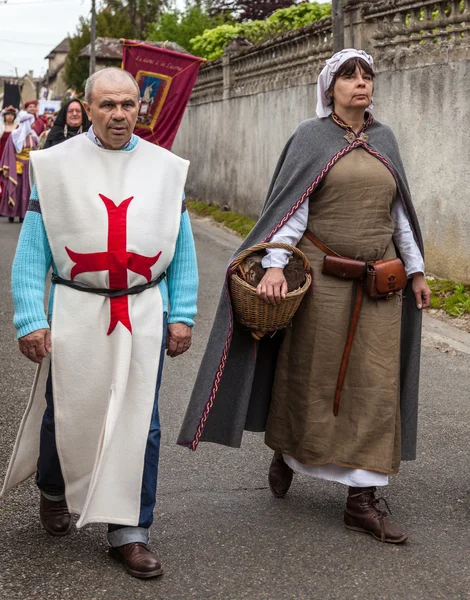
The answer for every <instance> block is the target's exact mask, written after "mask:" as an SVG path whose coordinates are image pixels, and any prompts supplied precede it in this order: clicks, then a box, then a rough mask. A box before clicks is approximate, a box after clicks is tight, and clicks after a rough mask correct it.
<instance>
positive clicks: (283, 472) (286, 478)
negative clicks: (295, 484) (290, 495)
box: [268, 452, 294, 498]
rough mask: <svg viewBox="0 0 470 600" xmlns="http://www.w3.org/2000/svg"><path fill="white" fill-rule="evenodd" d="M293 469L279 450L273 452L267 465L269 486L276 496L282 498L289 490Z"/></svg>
mask: <svg viewBox="0 0 470 600" xmlns="http://www.w3.org/2000/svg"><path fill="white" fill-rule="evenodd" d="M293 477H294V471H293V470H292V469H291V468H290V467H289V466H288V465H286V463H285V462H284V459H283V458H282V453H281V452H275V453H274V456H273V459H272V461H271V465H270V467H269V475H268V481H269V487H270V488H271V491H272V493H273V494H274V495H275V496H276V498H284V496H285V495H286V494H287V492H288V491H289V488H290V486H291V483H292V478H293Z"/></svg>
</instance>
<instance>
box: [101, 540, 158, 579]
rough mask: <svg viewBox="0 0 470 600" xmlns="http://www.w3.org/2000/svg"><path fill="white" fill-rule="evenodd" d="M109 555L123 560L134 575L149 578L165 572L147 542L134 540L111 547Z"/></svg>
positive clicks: (128, 570)
mask: <svg viewBox="0 0 470 600" xmlns="http://www.w3.org/2000/svg"><path fill="white" fill-rule="evenodd" d="M109 556H111V557H112V558H115V559H116V560H119V561H120V562H122V563H123V564H124V566H125V568H126V571H127V572H128V573H129V575H132V577H138V578H139V579H149V578H150V577H158V576H159V575H161V574H162V573H163V569H162V565H161V563H160V560H159V558H158V556H157V555H156V554H155V553H154V552H151V551H150V549H149V547H148V546H147V544H143V543H141V542H133V543H132V544H125V545H124V546H118V547H117V548H110V549H109Z"/></svg>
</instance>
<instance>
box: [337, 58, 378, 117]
mask: <svg viewBox="0 0 470 600" xmlns="http://www.w3.org/2000/svg"><path fill="white" fill-rule="evenodd" d="M373 87H374V81H373V77H372V75H368V74H367V73H366V72H365V71H363V70H362V69H361V68H360V67H356V70H355V72H354V73H352V74H351V75H341V77H338V79H337V80H336V83H335V87H334V91H333V95H334V105H335V110H336V111H337V110H338V109H351V108H361V109H364V110H366V108H367V107H368V106H369V104H370V103H371V102H372V91H373Z"/></svg>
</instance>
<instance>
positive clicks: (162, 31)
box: [146, 2, 225, 51]
mask: <svg viewBox="0 0 470 600" xmlns="http://www.w3.org/2000/svg"><path fill="white" fill-rule="evenodd" d="M224 21H225V17H224V16H223V15H214V16H211V15H210V14H209V13H208V12H206V10H205V9H204V7H202V6H201V5H200V4H197V3H196V2H195V3H194V4H192V5H189V6H188V7H187V8H186V10H185V11H180V10H178V9H177V8H173V9H171V10H167V11H165V12H164V13H163V14H162V15H161V16H160V18H159V20H158V21H157V22H156V23H152V24H150V25H149V26H148V28H147V36H146V39H147V40H149V41H152V42H164V41H166V40H169V41H171V42H176V43H177V44H179V45H180V46H182V47H183V48H185V49H186V50H188V51H189V50H191V40H192V39H193V38H195V37H196V36H198V35H201V34H202V33H204V31H205V30H206V29H213V28H214V27H218V26H219V25H222V24H223V23H224Z"/></svg>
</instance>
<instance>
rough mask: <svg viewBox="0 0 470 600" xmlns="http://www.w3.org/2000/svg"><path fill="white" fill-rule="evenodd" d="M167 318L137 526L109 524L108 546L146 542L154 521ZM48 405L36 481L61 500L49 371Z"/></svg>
mask: <svg viewBox="0 0 470 600" xmlns="http://www.w3.org/2000/svg"><path fill="white" fill-rule="evenodd" d="M166 331H167V318H166V313H165V315H164V319H163V342H162V349H161V354H160V364H159V368H158V377H157V383H156V387H155V401H154V405H153V412H152V419H151V422H150V429H149V434H148V438H147V447H146V449H145V460H144V471H143V477H142V491H141V496H140V517H139V525H138V526H137V527H128V526H127V525H113V524H109V525H108V541H109V543H110V545H111V546H114V547H118V546H123V545H124V544H130V543H132V542H143V543H145V544H146V543H148V540H149V527H150V526H151V524H152V522H153V510H154V507H155V497H156V492H157V477H158V461H159V456H160V437H161V434H160V416H159V413H158V395H159V391H160V384H161V379H162V370H163V360H164V356H165V348H166ZM46 403H47V407H46V410H45V412H44V417H43V421H42V426H41V440H40V453H39V459H38V468H37V473H36V483H37V486H38V487H39V489H40V490H41V492H42V493H43V494H44V495H45V496H46V498H49V499H50V500H62V499H63V498H64V497H65V484H64V479H63V477H62V471H61V468H60V462H59V456H58V454H57V447H56V439H55V425H54V401H53V389H52V376H51V371H49V376H48V379H47V387H46Z"/></svg>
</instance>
